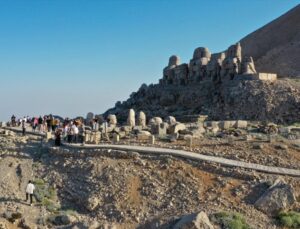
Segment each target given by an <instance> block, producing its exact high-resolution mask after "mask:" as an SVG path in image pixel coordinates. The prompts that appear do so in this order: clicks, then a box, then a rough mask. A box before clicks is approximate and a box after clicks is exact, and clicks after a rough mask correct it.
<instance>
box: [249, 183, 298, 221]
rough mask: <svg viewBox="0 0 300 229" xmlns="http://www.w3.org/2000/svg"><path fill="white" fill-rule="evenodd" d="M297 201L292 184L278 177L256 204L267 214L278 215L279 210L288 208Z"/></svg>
mask: <svg viewBox="0 0 300 229" xmlns="http://www.w3.org/2000/svg"><path fill="white" fill-rule="evenodd" d="M295 201H296V198H295V195H294V190H293V188H292V186H291V185H289V184H286V183H284V182H283V181H282V180H280V179H277V180H276V181H275V182H274V184H273V185H272V186H271V187H270V188H268V189H267V191H266V192H265V193H264V194H263V195H262V196H261V197H260V198H259V199H258V200H257V201H256V202H255V203H254V206H255V207H256V208H257V209H258V210H261V211H262V212H264V213H266V214H267V215H276V214H278V212H280V211H282V210H286V209H288V208H289V207H290V206H291V205H292V204H294V202H295Z"/></svg>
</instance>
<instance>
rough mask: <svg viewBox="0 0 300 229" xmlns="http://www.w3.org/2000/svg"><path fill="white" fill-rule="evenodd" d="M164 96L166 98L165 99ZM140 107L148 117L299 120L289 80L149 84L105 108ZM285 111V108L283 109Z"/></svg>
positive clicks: (298, 93) (121, 113)
mask: <svg viewBox="0 0 300 229" xmlns="http://www.w3.org/2000/svg"><path fill="white" fill-rule="evenodd" d="M166 98H168V99H166ZM131 107H133V108H134V109H136V110H143V111H144V112H145V113H146V114H147V115H148V116H149V117H167V116H174V117H176V119H177V120H180V117H183V116H188V115H195V114H201V113H202V114H206V115H208V117H209V118H210V119H211V120H259V121H271V122H274V123H284V124H289V123H294V122H297V121H298V120H299V115H298V114H299V113H300V88H299V87H298V86H297V85H295V84H294V83H293V82H292V81H290V80H277V81H276V82H273V83H271V82H267V81H256V80H248V81H239V80H232V81H228V82H223V83H222V84H220V85H219V86H215V85H214V84H213V83H212V82H203V83H202V84H199V85H189V86H188V85H185V86H176V87H175V86H174V87H172V86H162V85H151V86H149V87H148V88H147V90H144V89H143V90H141V91H138V92H136V93H135V94H134V96H133V97H131V98H130V99H128V100H127V101H126V102H124V103H122V106H121V107H118V108H114V109H111V110H109V111H108V112H110V113H115V114H117V116H118V119H126V118H127V114H128V113H127V112H128V109H130V108H131ZM287 111H289V112H288V113H287Z"/></svg>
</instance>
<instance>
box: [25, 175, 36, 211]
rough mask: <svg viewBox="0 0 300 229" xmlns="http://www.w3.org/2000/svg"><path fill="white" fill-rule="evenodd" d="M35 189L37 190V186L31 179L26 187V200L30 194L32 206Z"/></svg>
mask: <svg viewBox="0 0 300 229" xmlns="http://www.w3.org/2000/svg"><path fill="white" fill-rule="evenodd" d="M34 190H35V186H34V184H33V183H32V182H31V180H30V181H29V182H28V184H27V187H26V202H27V201H28V196H29V197H30V206H32V196H33V191H34Z"/></svg>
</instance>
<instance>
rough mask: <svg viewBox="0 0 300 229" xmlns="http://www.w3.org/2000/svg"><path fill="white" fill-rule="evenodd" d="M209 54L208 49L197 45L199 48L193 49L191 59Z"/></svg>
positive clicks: (208, 56) (208, 55) (207, 56)
mask: <svg viewBox="0 0 300 229" xmlns="http://www.w3.org/2000/svg"><path fill="white" fill-rule="evenodd" d="M210 56H211V53H210V51H209V50H208V48H205V47H199V48H196V49H195V51H194V54H193V59H200V58H203V57H206V58H210Z"/></svg>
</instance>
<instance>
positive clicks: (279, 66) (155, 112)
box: [104, 5, 300, 123]
mask: <svg viewBox="0 0 300 229" xmlns="http://www.w3.org/2000/svg"><path fill="white" fill-rule="evenodd" d="M299 15H300V6H299V5H298V6H297V7H295V8H294V9H292V10H291V11H289V12H288V13H286V14H285V15H283V16H281V17H279V18H278V19H276V20H274V21H273V22H271V23H269V24H268V25H266V26H264V27H262V28H261V29H259V30H257V31H255V32H253V33H252V34H250V35H248V36H247V37H245V38H244V39H242V40H241V41H240V42H239V43H237V44H234V45H232V46H230V47H229V48H228V49H227V50H226V51H225V52H222V53H215V54H212V53H211V52H210V51H209V49H208V48H206V47H198V48H196V49H195V51H194V53H193V57H192V59H191V60H190V62H189V63H180V58H179V57H178V56H177V55H173V56H171V57H170V59H169V63H168V65H167V66H166V67H165V68H164V69H163V74H162V75H163V76H162V78H161V79H160V80H159V84H151V85H149V86H147V85H145V84H143V85H142V86H141V87H140V89H139V90H138V91H137V92H134V93H132V94H131V95H130V98H129V99H128V100H126V101H124V102H117V103H116V104H115V107H114V108H112V109H110V110H108V111H107V112H105V114H104V115H105V116H107V115H108V114H116V115H118V117H119V120H123V121H125V118H126V114H127V111H128V109H131V108H133V109H135V110H142V111H144V112H145V113H146V115H147V116H149V117H153V116H162V117H167V116H168V115H172V116H175V117H176V118H177V119H179V120H180V119H181V118H184V117H186V116H191V115H199V114H202V115H208V116H209V118H211V119H212V120H226V119H227V120H228V119H246V120H257V121H273V122H276V123H292V122H296V121H299V113H300V90H299V88H300V81H299V79H297V78H289V77H290V76H293V77H295V76H299V75H300V69H299V63H300V59H299V53H300V52H299V48H300V46H299V44H300V43H299V42H300V32H299V31H300V24H299V23H300V18H299Z"/></svg>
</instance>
